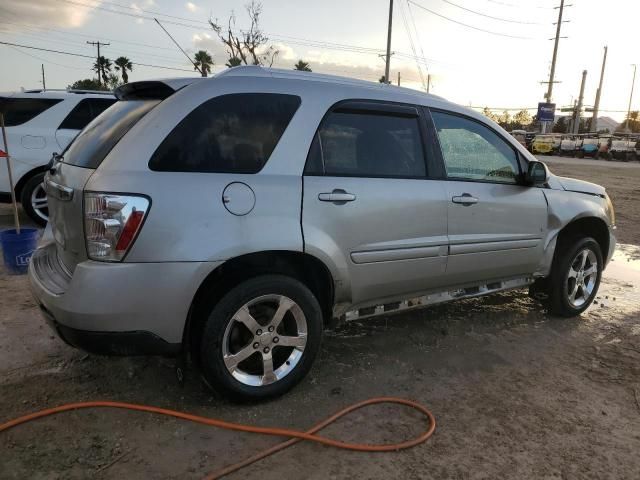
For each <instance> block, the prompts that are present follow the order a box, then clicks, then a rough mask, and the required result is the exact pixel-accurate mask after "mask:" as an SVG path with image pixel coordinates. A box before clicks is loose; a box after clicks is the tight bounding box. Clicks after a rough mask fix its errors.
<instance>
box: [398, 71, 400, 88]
mask: <svg viewBox="0 0 640 480" xmlns="http://www.w3.org/2000/svg"><path fill="white" fill-rule="evenodd" d="M398 86H400V70H398Z"/></svg>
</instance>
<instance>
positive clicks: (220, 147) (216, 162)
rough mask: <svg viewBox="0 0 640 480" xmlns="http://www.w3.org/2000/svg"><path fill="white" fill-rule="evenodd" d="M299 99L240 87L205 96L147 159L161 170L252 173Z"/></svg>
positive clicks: (264, 159)
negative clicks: (238, 91) (239, 90)
mask: <svg viewBox="0 0 640 480" xmlns="http://www.w3.org/2000/svg"><path fill="white" fill-rule="evenodd" d="M299 105H300V97H297V96H294V95H283V94H274V93H241V94H230V95H222V96H219V97H215V98H212V99H211V100H207V101H206V102H204V103H203V104H202V105H200V106H199V107H196V109H195V110H193V111H192V112H191V113H190V114H189V115H187V116H186V117H185V118H184V119H183V120H182V121H181V122H180V123H178V125H177V126H176V127H175V128H174V129H173V130H172V131H171V133H169V135H167V137H166V138H165V139H164V140H163V141H162V143H161V144H160V146H159V147H158V149H157V150H156V151H155V153H154V154H153V156H152V157H151V160H150V161H149V168H150V169H151V170H156V171H161V172H206V173H257V172H259V171H260V170H261V169H262V167H263V166H264V165H265V164H266V163H267V160H269V157H270V156H271V153H272V152H273V150H274V149H275V148H276V145H277V144H278V141H279V140H280V137H281V136H282V134H283V133H284V131H285V129H286V128H287V126H288V125H289V122H290V121H291V119H292V118H293V115H294V113H295V112H296V110H297V109H298V106H299Z"/></svg>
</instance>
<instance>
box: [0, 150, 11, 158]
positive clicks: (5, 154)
mask: <svg viewBox="0 0 640 480" xmlns="http://www.w3.org/2000/svg"><path fill="white" fill-rule="evenodd" d="M8 156H9V155H7V152H5V151H4V150H2V149H0V158H3V157H4V158H7V157H8Z"/></svg>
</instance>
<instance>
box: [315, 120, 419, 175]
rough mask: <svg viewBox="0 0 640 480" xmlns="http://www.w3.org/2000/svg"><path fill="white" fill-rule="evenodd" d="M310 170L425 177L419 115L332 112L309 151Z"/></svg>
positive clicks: (328, 173) (335, 173)
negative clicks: (322, 169)
mask: <svg viewBox="0 0 640 480" xmlns="http://www.w3.org/2000/svg"><path fill="white" fill-rule="evenodd" d="M309 155H310V156H309V161H308V163H307V171H306V173H307V174H319V172H318V170H321V168H322V166H324V174H325V175H353V176H362V177H400V178H402V177H424V176H425V175H426V168H425V158H424V151H423V148H422V140H421V136H420V127H419V124H418V118H417V117H400V116H393V115H382V114H374V113H342V112H332V113H330V114H329V115H327V117H325V120H324V121H323V122H322V125H321V126H320V129H319V130H318V133H317V135H316V138H315V139H314V143H313V144H312V146H311V150H310V152H309Z"/></svg>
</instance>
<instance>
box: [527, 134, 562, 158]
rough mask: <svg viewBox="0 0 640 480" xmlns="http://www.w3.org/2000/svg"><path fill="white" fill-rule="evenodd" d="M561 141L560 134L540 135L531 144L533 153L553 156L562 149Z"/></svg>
mask: <svg viewBox="0 0 640 480" xmlns="http://www.w3.org/2000/svg"><path fill="white" fill-rule="evenodd" d="M560 140H561V135H559V134H555V133H552V134H538V135H536V136H535V138H534V139H533V142H532V143H531V153H533V154H538V155H539V154H542V155H553V154H554V153H556V152H557V151H558V149H559V148H560Z"/></svg>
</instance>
